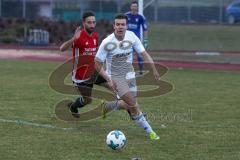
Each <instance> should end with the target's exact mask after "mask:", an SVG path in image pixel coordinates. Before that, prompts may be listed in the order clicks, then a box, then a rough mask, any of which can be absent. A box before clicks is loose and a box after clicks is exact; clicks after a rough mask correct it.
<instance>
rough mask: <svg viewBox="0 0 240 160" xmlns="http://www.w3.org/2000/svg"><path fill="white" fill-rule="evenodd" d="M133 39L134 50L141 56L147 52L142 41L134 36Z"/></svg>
mask: <svg viewBox="0 0 240 160" xmlns="http://www.w3.org/2000/svg"><path fill="white" fill-rule="evenodd" d="M133 37H134V39H135V41H134V43H133V49H134V50H135V51H136V52H137V53H138V54H141V53H142V52H144V51H145V48H144V47H143V45H142V42H141V41H140V39H139V38H138V37H137V36H136V35H135V34H133Z"/></svg>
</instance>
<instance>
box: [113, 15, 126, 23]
mask: <svg viewBox="0 0 240 160" xmlns="http://www.w3.org/2000/svg"><path fill="white" fill-rule="evenodd" d="M115 19H126V21H128V18H127V16H126V15H125V14H123V13H119V14H117V15H116V16H115V17H114V21H115Z"/></svg>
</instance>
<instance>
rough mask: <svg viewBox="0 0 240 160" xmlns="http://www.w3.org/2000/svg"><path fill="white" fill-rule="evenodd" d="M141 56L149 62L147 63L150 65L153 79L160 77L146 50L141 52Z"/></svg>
mask: <svg viewBox="0 0 240 160" xmlns="http://www.w3.org/2000/svg"><path fill="white" fill-rule="evenodd" d="M142 56H143V59H144V61H145V62H146V63H149V65H150V66H151V68H152V71H153V75H154V77H155V79H156V80H159V79H160V75H159V73H158V71H157V69H156V67H155V65H154V62H153V59H152V57H151V56H150V55H149V54H148V53H147V52H146V51H144V52H142Z"/></svg>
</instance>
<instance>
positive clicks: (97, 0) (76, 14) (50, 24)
mask: <svg viewBox="0 0 240 160" xmlns="http://www.w3.org/2000/svg"><path fill="white" fill-rule="evenodd" d="M130 2H131V0H121V1H120V0H67V1H65V0H0V43H3V44H23V45H49V44H50V45H59V43H61V42H62V41H63V40H66V39H68V38H69V37H71V36H72V34H73V32H74V30H75V28H76V26H78V25H80V21H81V15H82V13H83V12H84V11H85V10H92V11H94V12H96V18H97V20H98V21H99V23H98V27H97V31H98V32H100V34H101V37H104V35H106V34H107V33H109V32H111V31H112V26H111V19H112V18H113V17H114V15H115V14H116V13H117V12H123V13H125V12H127V11H128V10H129V5H130ZM237 2H238V3H237ZM231 3H236V6H233V7H232V8H230V7H229V6H230V4H231ZM143 8H144V11H143V13H144V16H145V17H146V19H147V22H148V24H149V26H150V28H153V29H152V33H153V32H154V31H155V30H156V28H161V27H163V25H164V24H167V25H177V24H181V25H188V24H191V25H196V24H197V25H226V24H235V23H236V22H237V21H238V19H240V1H238V0H237V1H236V0H235V1H233V0H201V1H199V0H145V1H144V5H143ZM237 12H239V15H238V13H237ZM156 24H162V25H161V26H159V25H156ZM167 28H168V26H167ZM162 29H163V30H164V29H165V28H162ZM200 30H201V29H200ZM150 32H151V30H150ZM159 32H161V30H160V31H159ZM172 32H173V33H174V32H175V31H174V29H173V30H172ZM150 35H151V33H150ZM154 35H156V34H154ZM158 35H161V34H160V33H159V34H158ZM168 37H169V35H168ZM150 40H151V37H150ZM153 41H159V39H158V38H155V37H154V36H152V42H153ZM160 41H161V39H160ZM167 43H168V42H167ZM158 46H159V45H156V46H155V45H154V43H152V44H151V43H150V48H152V49H159V48H158ZM167 48H168V47H167ZM173 48H176V47H175V46H173ZM160 49H161V48H160ZM162 49H166V47H165V46H162ZM206 49H212V48H211V47H210V48H206ZM213 49H215V48H213ZM216 49H219V48H216Z"/></svg>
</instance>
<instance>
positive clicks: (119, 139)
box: [106, 130, 126, 150]
mask: <svg viewBox="0 0 240 160" xmlns="http://www.w3.org/2000/svg"><path fill="white" fill-rule="evenodd" d="M106 143H107V145H108V147H109V148H111V149H113V150H120V149H122V148H123V147H124V146H125V145H126V137H125V135H124V134H123V133H122V132H121V131H119V130H114V131H111V132H109V133H108V135H107V139H106Z"/></svg>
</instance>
